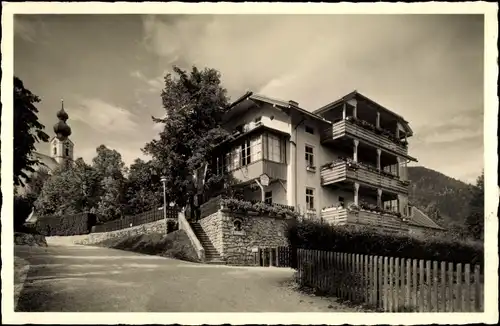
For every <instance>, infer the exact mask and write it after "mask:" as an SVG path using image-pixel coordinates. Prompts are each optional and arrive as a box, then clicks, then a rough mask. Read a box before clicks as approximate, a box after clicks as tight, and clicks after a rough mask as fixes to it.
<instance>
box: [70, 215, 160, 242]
mask: <svg viewBox="0 0 500 326" xmlns="http://www.w3.org/2000/svg"><path fill="white" fill-rule="evenodd" d="M149 233H162V234H165V233H166V227H165V221H164V220H159V221H155V222H151V223H146V224H141V225H138V226H133V227H130V228H127V229H122V230H116V231H111V232H99V233H90V234H89V235H87V237H85V238H83V239H81V240H79V241H77V242H76V243H77V244H84V245H87V244H96V243H99V242H102V241H104V240H108V239H113V238H120V237H124V236H129V237H131V236H135V235H139V234H149Z"/></svg>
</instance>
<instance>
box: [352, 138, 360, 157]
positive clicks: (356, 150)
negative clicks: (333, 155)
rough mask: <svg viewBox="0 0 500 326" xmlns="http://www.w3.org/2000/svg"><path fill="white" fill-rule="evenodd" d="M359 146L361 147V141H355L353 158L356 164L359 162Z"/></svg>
mask: <svg viewBox="0 0 500 326" xmlns="http://www.w3.org/2000/svg"><path fill="white" fill-rule="evenodd" d="M358 145H359V140H357V139H354V151H353V157H352V159H353V160H354V162H357V161H358Z"/></svg>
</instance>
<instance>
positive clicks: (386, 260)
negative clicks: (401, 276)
mask: <svg viewBox="0 0 500 326" xmlns="http://www.w3.org/2000/svg"><path fill="white" fill-rule="evenodd" d="M388 267H389V258H388V257H384V278H383V282H384V283H383V284H382V289H383V296H382V298H383V302H384V311H389V302H388V301H387V299H388V298H387V297H388V295H387V279H388V278H389V273H388V272H389V271H388Z"/></svg>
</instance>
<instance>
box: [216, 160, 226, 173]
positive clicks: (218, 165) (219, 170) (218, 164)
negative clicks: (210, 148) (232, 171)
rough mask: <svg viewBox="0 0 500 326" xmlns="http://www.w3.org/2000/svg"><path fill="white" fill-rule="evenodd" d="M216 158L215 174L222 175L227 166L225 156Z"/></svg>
mask: <svg viewBox="0 0 500 326" xmlns="http://www.w3.org/2000/svg"><path fill="white" fill-rule="evenodd" d="M216 160H217V161H216V168H217V175H222V174H224V173H225V172H226V168H227V159H226V156H222V157H217V159H216Z"/></svg>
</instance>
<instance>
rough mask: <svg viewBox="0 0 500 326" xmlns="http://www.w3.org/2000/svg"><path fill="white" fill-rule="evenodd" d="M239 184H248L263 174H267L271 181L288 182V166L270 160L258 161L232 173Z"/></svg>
mask: <svg viewBox="0 0 500 326" xmlns="http://www.w3.org/2000/svg"><path fill="white" fill-rule="evenodd" d="M230 173H231V174H232V175H233V178H234V179H235V181H236V182H237V183H240V184H241V183H247V182H250V181H252V180H254V179H256V178H259V177H260V176H261V175H262V174H264V173H265V174H267V175H268V176H269V179H270V180H276V179H278V180H286V173H287V172H286V165H285V164H283V163H277V162H272V161H268V160H258V161H255V162H253V163H250V164H249V165H247V166H244V167H241V168H238V169H236V170H232V171H230Z"/></svg>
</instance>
